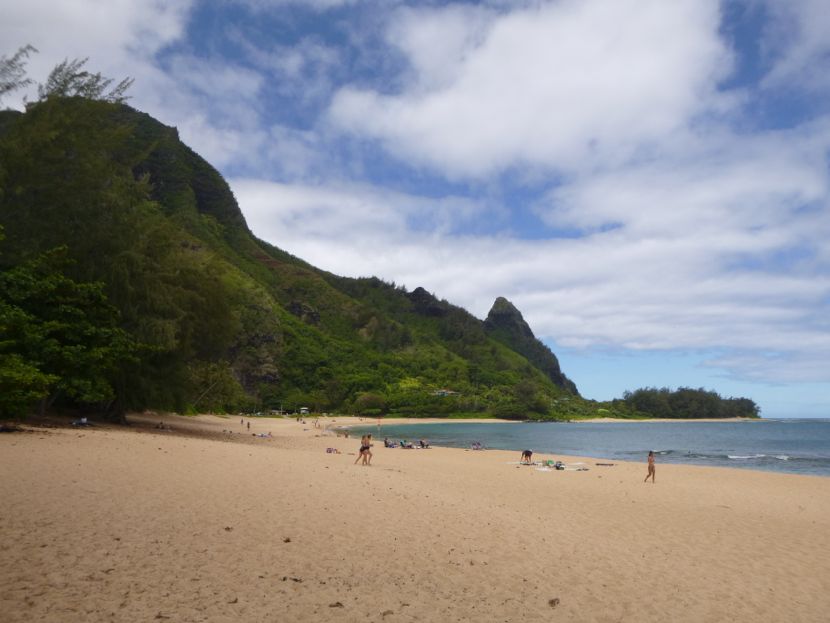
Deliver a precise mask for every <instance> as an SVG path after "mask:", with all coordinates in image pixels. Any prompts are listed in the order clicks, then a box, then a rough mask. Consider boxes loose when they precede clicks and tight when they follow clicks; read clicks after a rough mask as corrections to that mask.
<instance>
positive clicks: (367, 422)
mask: <svg viewBox="0 0 830 623" xmlns="http://www.w3.org/2000/svg"><path fill="white" fill-rule="evenodd" d="M354 418H359V416H354V415H342V416H320V418H319V419H320V420H331V419H348V420H351V419H354ZM306 419H309V420H313V419H315V417H314V416H307V417H306ZM359 419H361V421H360V422H359V423H355V422H351V421H350V422H347V423H346V424H344V425H343V426H342V428H353V427H355V426H374V425H375V423H376V422H377V418H365V417H364V418H359ZM763 421H764V419H763V418H741V417H737V418H692V419H688V418H687V419H681V418H643V419H626V418H608V417H599V418H585V419H579V420H544V421H535V420H505V419H498V418H438V417H430V418H402V417H398V418H382V419H381V426H382V425H383V424H392V425H395V426H398V425H405V424H461V423H470V424H491V423H492V424H580V423H583V422H584V423H590V424H617V423H650V422H681V423H688V422H706V423H717V422H763ZM767 421H768V420H767Z"/></svg>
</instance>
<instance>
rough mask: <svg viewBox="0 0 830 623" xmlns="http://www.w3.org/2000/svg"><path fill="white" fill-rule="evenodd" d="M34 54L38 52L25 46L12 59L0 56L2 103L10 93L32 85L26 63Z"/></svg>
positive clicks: (0, 93) (0, 98)
mask: <svg viewBox="0 0 830 623" xmlns="http://www.w3.org/2000/svg"><path fill="white" fill-rule="evenodd" d="M32 52H37V50H36V49H35V48H34V47H32V46H31V45H25V46H23V47H22V48H19V49H18V50H17V52H15V53H14V54H13V55H12V56H11V57H6V56H0V101H2V100H3V97H5V96H6V95H8V94H9V93H11V92H13V91H17V90H18V89H22V88H23V87H26V86H29V85H30V84H32V79H31V78H29V77H27V75H26V62H27V60H28V58H29V54H31V53H32Z"/></svg>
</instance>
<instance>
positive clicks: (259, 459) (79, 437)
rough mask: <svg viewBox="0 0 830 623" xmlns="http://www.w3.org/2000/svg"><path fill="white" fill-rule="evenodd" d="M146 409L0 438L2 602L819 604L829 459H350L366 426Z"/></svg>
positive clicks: (691, 611)
mask: <svg viewBox="0 0 830 623" xmlns="http://www.w3.org/2000/svg"><path fill="white" fill-rule="evenodd" d="M158 419H159V418H146V417H145V418H140V417H134V418H132V420H133V422H134V424H133V426H131V427H129V428H117V427H100V426H99V427H95V428H88V429H80V430H79V429H72V428H52V429H37V430H35V431H34V432H23V433H14V434H2V435H0V474H2V479H0V621H2V622H3V623H11V622H17V621H21V622H22V621H27V622H28V621H55V622H64V621H68V622H71V621H93V622H94V621H125V622H126V621H129V622H136V621H148V622H154V621H171V622H174V621H175V622H179V621H183V622H188V621H210V622H224V621H234V622H240V621H243V622H248V621H251V622H258V621H263V622H265V621H269V622H271V621H279V622H281V621H285V622H293V621H297V622H303V621H315V622H319V621H382V622H385V623H394V622H398V621H442V622H443V621H448V622H449V621H481V622H491V621H495V622H499V621H608V622H617V621H661V622H666V621H694V622H700V621H752V622H756V621H776V622H780V621H788V622H789V621H811V622H812V621H825V620H827V617H828V612H829V611H830V557H828V552H830V478H821V477H810V476H796V475H784V474H774V473H761V472H753V471H745V470H737V469H732V470H731V469H718V468H704V467H693V466H673V465H660V464H659V463H658V465H657V483H656V484H655V485H652V484H651V483H648V484H644V483H643V482H642V480H643V478H644V477H645V465H644V464H626V463H620V462H616V461H614V465H613V467H602V466H597V465H596V463H598V462H604V461H598V460H596V459H584V458H583V459H579V458H578V457H571V458H568V459H567V462H569V463H577V462H583V463H585V466H586V467H588V468H589V471H584V472H580V471H565V472H561V471H550V472H542V471H537V470H536V469H535V468H533V467H520V466H516V465H513V464H510V463H512V462H516V461H518V458H519V454H518V453H512V452H501V451H484V452H472V451H465V450H459V449H445V448H433V449H430V450H402V449H385V448H383V447H381V446H382V443H381V444H377V445H376V446H375V448H374V459H373V466H372V467H362V466H359V465H353V462H354V459H355V455H354V452H355V450H356V448H357V446H358V445H359V440H356V439H354V438H349V439H345V438H343V437H334V436H325V435H324V436H320V435H321V434H322V432H321V431H320V430H317V429H315V428H313V427H312V426H311V425H310V424H308V425H302V424H299V423H296V422H293V421H289V420H273V419H257V420H253V421H252V422H253V423H252V425H251V432H256V433H265V432H268V431H271V432H272V433H273V435H274V437H273V438H271V439H263V438H258V437H253V436H252V435H251V434H250V433H249V432H248V430H247V427H242V426H240V423H239V418H238V417H237V418H227V419H226V418H219V417H213V416H200V417H198V418H181V417H173V416H168V417H165V418H163V419H164V420H165V421H166V422H168V423H169V424H170V425H171V426H172V427H173V430H172V431H159V430H156V429H153V428H152V425H153V424H154V423H156V422H157V421H158ZM337 420H338V423H339V424H342V423H343V419H342V418H337ZM308 422H310V420H308ZM223 430H225V431H227V430H231V431H233V433H231V434H228V433H226V432H222V431H223ZM327 447H337V448H339V449H340V450H341V452H343V454H328V453H326V451H325V449H326V448H327ZM534 458H545V457H536V456H534ZM556 458H562V457H556ZM609 462H610V461H609Z"/></svg>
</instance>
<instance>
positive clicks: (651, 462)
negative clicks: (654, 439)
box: [643, 450, 654, 484]
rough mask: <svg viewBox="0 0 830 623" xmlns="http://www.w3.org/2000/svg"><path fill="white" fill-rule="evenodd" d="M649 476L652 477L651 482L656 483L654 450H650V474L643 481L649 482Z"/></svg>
mask: <svg viewBox="0 0 830 623" xmlns="http://www.w3.org/2000/svg"><path fill="white" fill-rule="evenodd" d="M649 477H651V484H654V450H649V451H648V474H646V479H645V480H644V481H643V482H648V479H649Z"/></svg>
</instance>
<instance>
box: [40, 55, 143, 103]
mask: <svg viewBox="0 0 830 623" xmlns="http://www.w3.org/2000/svg"><path fill="white" fill-rule="evenodd" d="M88 61H89V58H80V59H79V58H76V59H73V60H71V61H70V60H69V59H66V60H64V61H63V62H61V63H58V65H56V66H55V68H54V69H52V71H51V72H50V73H49V76H48V77H47V78H46V82H44V83H42V84H40V85H38V88H37V95H38V99H41V100H45V99H48V98H50V97H83V98H85V99H89V100H98V101H102V102H111V103H118V104H120V103H123V102H125V101H126V100H127V99H129V98H128V96H127V95H126V93H127V90H128V89H129V88H130V87H131V86H132V84H133V79H132V78H124V79H123V80H121V81H120V82H118V83H117V84H116V85H115V86H111V85H112V84H113V82H115V80H114V79H112V78H105V77H104V76H102V75H101V72H95V73H92V72H91V71H88V70H86V69H84V66H85V65H86V64H87V62H88Z"/></svg>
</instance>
